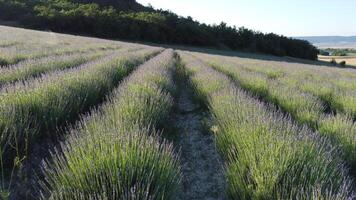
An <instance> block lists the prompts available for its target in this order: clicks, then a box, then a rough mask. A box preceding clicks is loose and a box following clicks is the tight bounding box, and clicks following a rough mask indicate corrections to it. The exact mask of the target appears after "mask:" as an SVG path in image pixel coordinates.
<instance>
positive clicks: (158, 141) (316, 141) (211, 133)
mask: <svg viewBox="0 0 356 200" xmlns="http://www.w3.org/2000/svg"><path fill="white" fill-rule="evenodd" d="M202 52H203V51H199V52H198V51H193V49H191V50H190V51H188V50H179V49H175V48H173V47H172V48H166V47H154V46H149V45H144V44H138V43H128V42H120V41H112V40H103V39H96V38H89V37H82V36H73V35H65V34H57V33H50V32H40V31H33V30H26V29H19V28H11V27H5V26H0V65H1V68H0V200H17V199H19V200H21V199H29V200H32V199H33V200H35V199H36V200H37V199H41V200H45V199H51V200H116V199H130V200H141V199H144V200H156V199H157V200H163V199H173V200H175V199H179V200H180V199H182V200H186V199H187V200H188V199H242V200H255V199H257V200H269V199H280V200H285V199H291V200H304V199H306V200H334V199H336V200H351V199H356V193H355V188H356V187H355V178H356V124H355V120H356V70H355V69H346V68H337V67H330V66H323V65H320V63H319V62H316V63H315V64H313V62H311V61H308V64H305V63H304V64H303V63H297V61H295V60H293V61H291V60H287V59H284V58H278V59H277V58H275V57H273V56H269V57H268V56H258V55H253V54H248V55H247V54H234V53H229V52H225V55H222V53H221V52H220V51H219V52H218V51H216V52H214V51H211V50H209V51H208V50H207V51H206V52H209V53H202Z"/></svg>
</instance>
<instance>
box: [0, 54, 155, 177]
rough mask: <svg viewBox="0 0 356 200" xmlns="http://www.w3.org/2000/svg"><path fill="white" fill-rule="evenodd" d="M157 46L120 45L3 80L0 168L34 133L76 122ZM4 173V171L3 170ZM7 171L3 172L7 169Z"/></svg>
mask: <svg viewBox="0 0 356 200" xmlns="http://www.w3.org/2000/svg"><path fill="white" fill-rule="evenodd" d="M159 51H161V49H159V48H146V49H143V50H139V51H136V52H134V53H130V52H125V51H121V52H120V51H119V52H116V53H115V52H114V53H112V54H110V55H108V56H104V57H102V58H100V59H97V60H93V61H91V62H88V63H84V64H82V65H80V66H78V67H75V68H70V69H67V70H64V71H56V72H53V73H48V74H45V75H43V76H41V77H39V78H35V79H29V80H26V81H24V82H17V83H15V84H11V85H7V86H6V87H3V88H2V89H1V91H0V134H1V135H0V139H1V140H0V153H1V155H0V156H1V158H2V159H1V161H2V162H3V163H2V164H3V165H2V166H0V167H1V168H0V169H1V171H3V170H4V171H5V172H7V169H5V168H4V166H7V167H6V168H11V166H12V164H11V163H13V160H14V159H15V160H21V159H22V157H24V156H25V154H26V153H27V151H30V149H31V145H32V144H33V142H34V141H35V140H36V139H39V138H41V137H44V136H46V137H54V136H55V133H56V131H57V130H58V128H60V126H64V125H68V123H70V122H74V121H75V120H76V119H77V118H78V116H79V115H80V114H81V113H83V112H84V111H86V110H88V109H89V108H90V107H92V106H95V105H97V104H98V103H100V102H101V101H102V100H103V99H104V98H105V95H107V94H109V93H110V92H111V91H112V90H113V89H114V87H115V86H116V85H117V84H118V83H119V82H120V81H121V80H122V79H123V78H124V77H125V76H127V75H128V74H129V73H130V72H131V71H132V70H133V69H134V68H135V66H137V65H138V64H141V63H143V62H144V61H145V60H147V59H148V58H150V57H152V56H153V55H156V54H157V53H158V52H159ZM2 173H3V172H2ZM5 174H7V173H5Z"/></svg>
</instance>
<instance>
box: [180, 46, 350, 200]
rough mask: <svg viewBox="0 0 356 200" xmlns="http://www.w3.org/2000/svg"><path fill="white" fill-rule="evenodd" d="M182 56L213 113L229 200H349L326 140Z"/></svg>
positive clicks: (339, 167) (341, 169)
mask: <svg viewBox="0 0 356 200" xmlns="http://www.w3.org/2000/svg"><path fill="white" fill-rule="evenodd" d="M181 57H182V59H183V63H185V69H186V71H187V73H188V74H189V75H190V77H191V78H190V81H191V84H192V86H193V87H194V88H195V91H196V95H197V96H198V98H199V99H201V100H203V102H204V103H205V104H207V105H208V108H209V110H210V112H211V113H212V115H213V121H214V123H215V126H216V127H215V128H214V130H215V137H216V142H217V147H218V150H219V152H220V153H221V155H222V157H223V159H224V160H225V162H226V166H225V174H226V178H227V181H228V196H229V197H230V198H231V199H348V198H352V187H351V183H350V179H349V178H348V177H347V175H348V174H347V170H346V168H345V166H344V165H343V162H342V160H340V159H339V152H338V150H337V148H330V144H329V143H328V140H327V139H326V138H324V137H321V136H319V135H318V134H316V133H314V132H312V131H310V130H308V129H306V128H300V127H298V126H297V125H295V124H294V123H293V122H292V121H291V120H290V119H289V118H288V117H285V116H284V115H283V114H282V113H280V112H279V111H276V110H275V109H274V108H271V107H270V106H268V105H265V104H262V103H261V102H259V101H258V100H256V99H253V98H251V97H250V94H249V93H246V92H244V91H242V90H241V89H239V87H238V85H236V84H235V83H234V82H232V81H231V80H230V79H229V77H228V76H225V75H223V74H221V73H219V72H217V71H215V70H213V69H212V68H211V67H209V66H208V65H206V64H205V63H203V62H201V61H200V60H198V59H196V58H194V57H193V56H191V55H189V54H185V53H181Z"/></svg>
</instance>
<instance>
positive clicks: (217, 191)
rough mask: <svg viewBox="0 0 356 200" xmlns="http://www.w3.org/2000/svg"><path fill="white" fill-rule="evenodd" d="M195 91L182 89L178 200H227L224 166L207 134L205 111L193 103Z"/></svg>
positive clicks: (177, 124) (177, 121)
mask: <svg viewBox="0 0 356 200" xmlns="http://www.w3.org/2000/svg"><path fill="white" fill-rule="evenodd" d="M191 94H192V91H191V90H190V89H188V88H186V87H185V88H182V89H181V93H180V97H179V98H178V102H177V104H178V105H177V107H178V112H177V114H176V115H175V117H174V124H175V127H176V129H177V132H178V134H179V139H178V145H179V146H180V148H181V167H182V174H183V179H182V186H181V192H180V196H179V198H178V199H184V200H187V199H190V200H194V199H196V200H197V199H204V200H213V199H225V181H224V175H223V169H222V164H221V163H220V161H219V159H220V158H219V155H218V153H217V151H216V147H215V143H214V136H213V135H212V134H211V133H209V132H208V131H204V128H203V124H202V119H203V118H204V112H202V111H201V109H200V108H199V105H197V104H195V103H194V102H193V100H192V95H191Z"/></svg>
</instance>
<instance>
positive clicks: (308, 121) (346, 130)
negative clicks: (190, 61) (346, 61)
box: [198, 56, 356, 175]
mask: <svg viewBox="0 0 356 200" xmlns="http://www.w3.org/2000/svg"><path fill="white" fill-rule="evenodd" d="M198 57H200V56H198ZM200 58H202V59H203V60H205V61H206V62H207V63H209V64H210V65H211V66H212V67H213V68H214V69H216V70H218V71H220V72H222V73H224V74H226V75H228V76H229V77H231V78H232V79H233V80H234V81H235V82H236V83H237V84H238V85H239V86H240V87H241V88H243V89H244V90H246V91H248V92H250V93H251V94H253V95H255V96H257V97H259V98H261V99H263V100H264V101H266V102H269V103H272V104H274V105H276V106H277V107H278V108H280V109H282V110H283V111H284V112H286V113H287V114H289V115H290V116H291V117H292V118H293V119H294V120H295V121H296V122H298V123H299V124H301V125H308V126H309V127H310V128H312V129H314V130H316V131H318V132H319V133H320V134H322V135H325V136H327V137H328V138H329V139H331V140H332V141H333V143H334V146H340V149H341V150H342V156H343V158H344V159H345V161H347V163H348V164H349V166H350V167H351V169H352V174H354V175H355V173H356V126H355V123H354V121H353V117H352V116H353V115H350V114H349V113H348V112H340V110H338V114H337V115H334V114H333V113H331V114H326V113H325V112H324V111H325V102H326V104H328V105H329V106H331V108H333V109H334V108H336V107H335V106H337V105H338V106H340V104H339V103H336V102H333V101H334V100H336V98H333V96H331V95H332V93H325V91H329V92H332V91H331V90H323V86H322V85H318V83H310V84H308V85H306V84H303V83H301V82H296V81H295V79H299V80H300V79H303V73H302V72H301V73H298V72H296V71H295V70H293V69H291V72H289V73H297V74H298V75H296V76H291V75H289V74H288V72H287V71H286V69H285V70H284V73H280V72H278V71H277V74H279V75H281V74H282V75H283V78H282V77H279V79H276V76H275V75H274V76H271V74H272V73H271V72H266V74H264V73H259V72H256V71H254V70H253V69H254V68H258V67H253V65H250V66H249V67H247V66H245V67H244V64H243V63H242V64H241V62H239V63H238V64H239V65H241V66H238V64H236V63H235V62H233V61H232V60H233V59H232V60H231V61H230V62H229V60H228V59H226V58H217V57H215V59H212V58H211V57H210V56H209V57H204V56H203V57H200ZM246 68H248V69H249V70H247V69H246ZM257 71H259V70H257ZM293 77H294V78H293ZM316 78H317V77H316V76H315V75H314V77H313V79H316ZM303 87H304V89H303ZM324 89H325V88H324ZM311 90H313V91H314V92H311ZM351 94H352V93H351ZM341 97H343V96H341ZM346 99H347V98H346V97H345V100H346ZM345 103H348V104H350V105H345V106H348V107H353V105H354V102H353V101H345ZM334 104H335V106H333V105H334ZM341 111H342V110H341Z"/></svg>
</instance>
